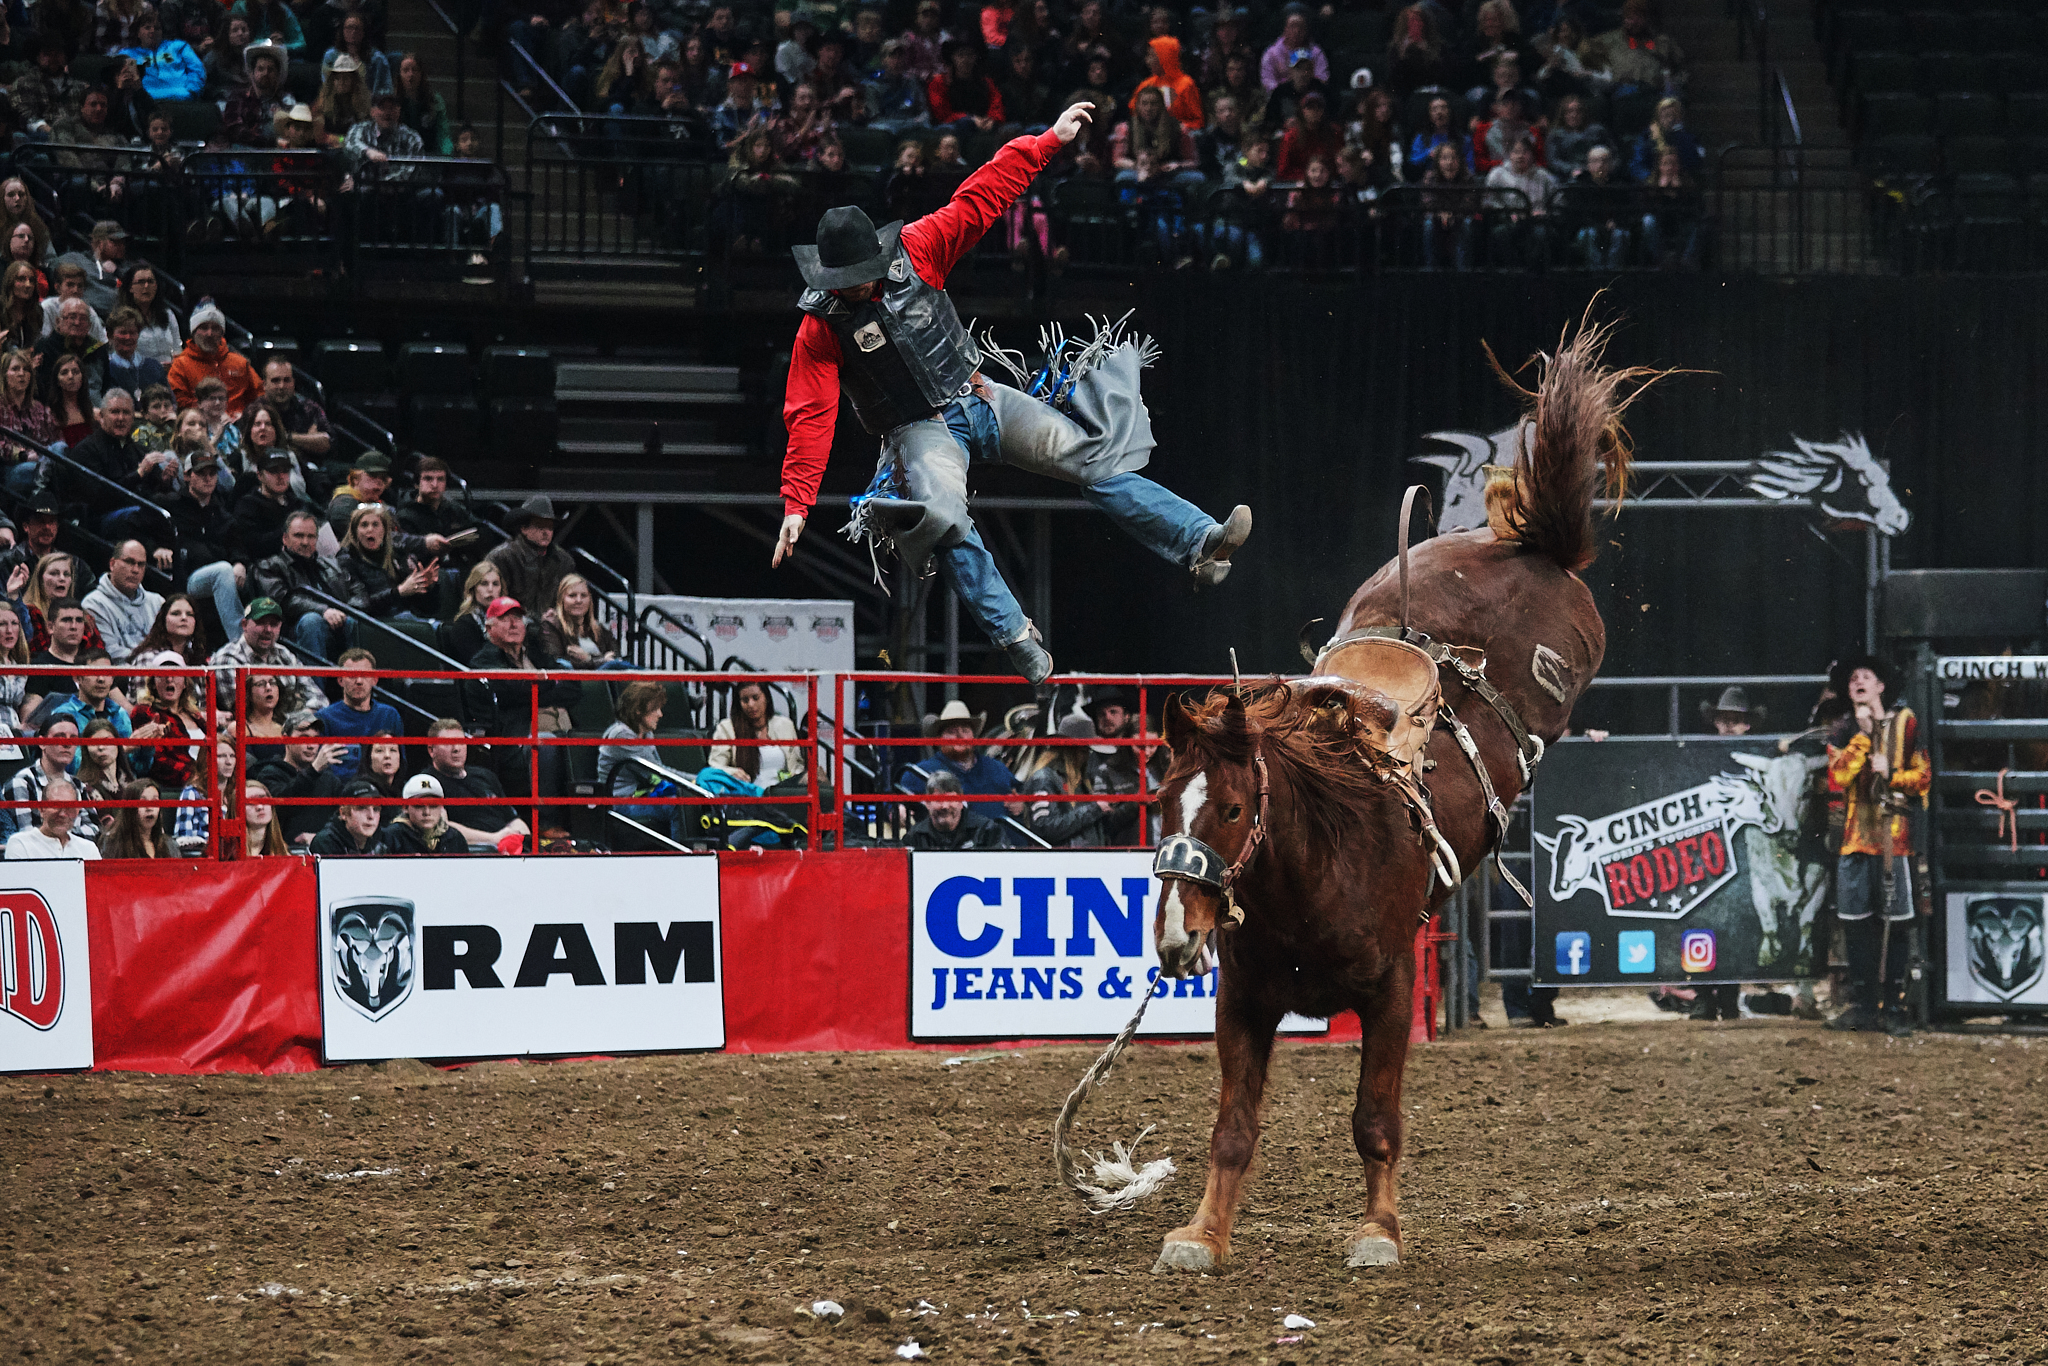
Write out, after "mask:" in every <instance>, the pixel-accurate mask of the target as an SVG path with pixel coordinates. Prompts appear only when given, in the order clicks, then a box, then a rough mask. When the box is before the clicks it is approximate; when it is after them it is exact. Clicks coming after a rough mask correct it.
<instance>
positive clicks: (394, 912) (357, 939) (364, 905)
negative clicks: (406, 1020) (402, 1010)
mask: <svg viewBox="0 0 2048 1366" xmlns="http://www.w3.org/2000/svg"><path fill="white" fill-rule="evenodd" d="M328 917H329V921H330V923H331V925H332V931H331V933H330V934H329V936H328V940H329V942H330V943H331V944H332V945H333V949H334V989H335V990H336V991H339V992H340V993H341V995H342V997H343V998H344V999H345V1000H347V1001H348V1003H349V1004H350V1005H352V1006H354V1007H355V1008H356V1010H357V1011H359V1012H360V1013H361V1014H362V1015H364V1016H365V1017H366V1018H368V1019H371V1020H381V1019H383V1018H384V1017H385V1016H386V1015H389V1014H390V1013H391V1012H392V1011H394V1010H396V1009H398V1007H400V1006H401V1005H403V1004H405V1000H406V998H407V997H408V996H410V995H412V984H413V977H414V971H413V965H414V961H415V959H414V953H413V904H412V903H411V902H410V901H400V900H398V899H397V898H395V897H383V896H369V897H358V898H356V899H354V900H352V901H337V902H336V903H335V904H334V906H333V907H332V908H331V909H330V910H329V911H328Z"/></svg>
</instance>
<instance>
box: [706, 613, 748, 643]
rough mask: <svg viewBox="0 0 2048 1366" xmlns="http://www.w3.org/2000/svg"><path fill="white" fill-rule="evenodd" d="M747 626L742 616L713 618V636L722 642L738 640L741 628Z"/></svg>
mask: <svg viewBox="0 0 2048 1366" xmlns="http://www.w3.org/2000/svg"><path fill="white" fill-rule="evenodd" d="M746 624H747V619H746V618H745V617H742V616H714V617H713V618H711V634H712V635H714V636H717V637H718V638H719V639H720V640H738V639H739V636H740V628H741V627H743V626H745V625H746Z"/></svg>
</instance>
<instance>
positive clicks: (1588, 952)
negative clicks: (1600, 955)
mask: <svg viewBox="0 0 2048 1366" xmlns="http://www.w3.org/2000/svg"><path fill="white" fill-rule="evenodd" d="M1557 970H1558V971H1559V972H1561V973H1563V974H1564V975H1565V976H1567V977H1583V976H1584V975H1585V974H1587V973H1589V972H1591V971H1592V970H1593V936H1592V935H1590V934H1587V933H1586V932H1585V931H1584V930H1565V931H1563V932H1561V933H1560V934H1559V935H1558V936H1557Z"/></svg>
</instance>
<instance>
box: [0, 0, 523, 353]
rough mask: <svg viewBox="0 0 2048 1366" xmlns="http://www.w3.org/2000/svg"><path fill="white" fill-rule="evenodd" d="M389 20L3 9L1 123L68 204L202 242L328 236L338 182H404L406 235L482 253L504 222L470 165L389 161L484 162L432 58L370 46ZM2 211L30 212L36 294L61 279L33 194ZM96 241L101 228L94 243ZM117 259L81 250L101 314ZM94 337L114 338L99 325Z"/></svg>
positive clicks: (199, 11) (304, 11) (50, 3)
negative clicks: (431, 168) (432, 171)
mask: <svg viewBox="0 0 2048 1366" xmlns="http://www.w3.org/2000/svg"><path fill="white" fill-rule="evenodd" d="M383 23H384V19H383V7H382V5H381V4H378V3H376V0H371V3H369V4H367V5H365V6H362V7H357V6H355V5H353V4H347V3H343V4H335V3H328V2H327V0H297V3H287V0H263V3H254V4H252V3H251V0H233V3H232V4H226V5H220V4H195V3H189V0H164V2H163V3H162V4H161V5H155V4H151V3H147V0H99V3H98V5H97V6H94V5H91V4H88V3H86V2H85V0H38V2H37V3H35V4H34V5H32V6H27V7H23V6H19V5H14V6H9V7H8V13H7V14H6V15H4V16H0V135H4V136H5V139H6V141H7V143H8V144H9V146H10V147H11V148H12V155H13V158H14V160H15V162H16V164H17V165H19V166H21V167H23V168H27V169H30V170H32V171H33V172H34V173H35V174H36V175H38V176H40V177H42V178H43V179H44V180H45V182H46V185H47V186H48V187H49V188H50V189H51V191H52V192H53V193H54V194H55V195H56V197H57V202H56V204H55V205H53V206H52V207H54V208H57V209H59V210H60V211H61V212H62V213H64V214H65V215H76V214H85V215H88V216H91V217H99V218H122V219H126V220H128V221H129V222H130V224H131V226H135V225H138V224H147V225H148V226H149V229H150V231H151V232H152V234H153V235H162V234H164V233H167V232H171V231H179V232H183V233H185V234H186V235H187V236H188V237H189V238H190V239H191V240H193V241H196V242H208V241H211V242H218V241H221V240H223V239H225V238H228V237H236V238H243V239H248V240H251V241H268V240H271V239H274V238H277V237H280V236H284V237H292V236H303V235H311V234H315V233H318V232H320V231H321V230H322V229H323V226H324V225H325V224H326V223H327V221H328V219H329V210H330V209H331V208H332V207H334V205H333V204H332V203H331V202H330V201H331V196H332V195H333V193H335V192H336V191H338V192H339V193H340V194H341V195H344V196H349V197H351V199H353V198H358V197H360V193H361V192H368V191H370V190H372V189H375V188H379V187H393V186H397V187H400V188H401V189H402V190H403V194H404V198H405V200H406V204H407V209H408V212H409V214H410V215H413V216H416V217H417V218H418V219H419V221H408V222H407V223H405V224H404V225H402V226H403V228H404V229H405V235H406V237H407V238H416V237H418V236H420V235H421V234H422V233H429V234H434V236H433V237H431V238H430V239H429V240H433V241H438V242H441V243H444V244H445V245H448V246H450V247H473V248H475V249H476V253H475V254H476V255H478V256H480V255H481V253H483V252H485V251H488V250H489V249H490V247H491V245H492V243H493V241H494V240H495V238H496V236H497V234H498V233H499V232H500V231H502V227H503V220H502V210H501V209H499V210H498V211H497V212H495V213H494V212H491V210H492V209H494V208H497V206H496V204H495V202H492V203H490V204H488V205H487V204H485V203H484V201H483V197H482V196H481V195H480V193H479V191H480V187H481V185H482V183H483V181H482V180H481V179H480V178H479V177H478V176H477V174H476V173H475V172H465V171H463V170H462V169H461V168H459V167H458V168H453V169H452V170H450V171H449V172H447V173H437V174H436V175H435V176H434V178H433V180H434V183H433V184H432V185H431V186H424V185H417V184H414V183H413V177H414V176H415V174H416V171H417V168H412V167H401V168H394V167H392V166H390V165H389V164H388V163H389V162H390V161H391V160H392V159H394V158H395V159H401V160H402V159H406V158H419V157H444V158H463V159H468V160H482V157H481V143H480V140H479V139H478V137H477V136H476V133H475V130H474V129H472V128H470V127H468V126H467V125H463V126H460V127H458V126H456V125H454V124H453V123H452V122H451V121H450V119H449V116H448V110H447V106H446V102H445V101H444V100H443V99H442V97H441V95H440V94H439V93H438V92H436V90H435V89H434V82H433V79H432V76H431V74H430V73H429V72H428V70H427V67H426V64H425V62H424V61H423V59H422V58H421V56H420V55H419V54H418V53H415V52H405V51H384V50H381V49H380V48H379V47H378V46H377V43H378V42H379V41H381V37H382V29H383ZM202 151H204V152H207V153H210V154H212V156H211V157H210V158H209V160H208V161H207V162H205V163H204V166H203V169H201V168H200V165H199V163H194V162H192V161H191V158H192V156H193V154H194V153H197V152H202ZM0 217H4V220H5V227H6V229H7V230H8V231H10V232H11V231H12V230H13V229H14V228H15V227H16V226H17V225H18V224H20V223H21V222H23V221H27V222H28V223H29V224H30V235H31V241H30V242H29V243H28V244H26V250H25V252H24V251H21V250H17V249H16V248H15V247H14V245H13V243H12V241H11V239H10V241H9V246H8V252H7V259H8V261H9V263H10V264H11V263H12V262H14V261H27V262H28V263H29V264H30V265H31V266H32V267H34V274H33V278H35V279H36V280H37V281H38V291H39V295H42V294H48V293H49V289H50V284H51V282H52V281H55V282H56V283H57V284H58V285H59V287H60V288H61V285H62V281H61V280H56V277H55V273H54V271H55V270H57V269H62V268H63V267H62V263H61V262H52V261H50V260H48V259H47V258H46V253H48V252H49V251H50V250H51V233H50V230H49V228H48V226H47V225H46V224H45V223H44V221H43V220H42V218H41V216H40V215H39V214H38V212H37V211H36V209H35V207H34V204H33V201H31V200H29V199H28V196H27V194H26V192H25V191H23V192H21V193H20V194H14V193H11V192H10V193H9V194H8V196H7V199H6V204H5V213H4V215H0ZM389 217H390V215H389V213H388V211H387V212H385V213H384V214H383V215H382V216H381V217H380V223H383V222H385V221H386V220H388V219H389ZM98 246H99V239H98V238H95V240H94V249H95V255H97V248H98ZM118 262H119V256H118V255H116V256H114V257H113V258H112V261H111V262H106V261H104V260H102V261H100V262H99V263H98V265H99V268H96V262H95V260H94V259H91V258H88V259H83V260H80V261H78V262H77V264H79V265H81V266H82V267H83V268H84V269H85V271H86V272H87V290H88V295H87V297H88V299H89V300H91V301H92V302H93V303H94V304H95V307H96V308H99V309H100V311H101V312H105V311H106V308H105V304H106V302H108V301H109V300H111V297H112V295H113V292H114V289H115V279H114V277H115V270H114V269H113V266H115V265H118ZM95 294H104V295H105V296H106V298H105V299H102V298H97V297H94V296H95ZM10 297H11V296H10ZM142 311H143V312H144V314H145V326H147V322H148V315H149V310H148V309H147V308H144V309H142ZM9 312H10V317H9V321H10V322H13V321H14V319H13V317H12V310H11V309H10V310H9ZM52 321H53V322H54V319H52ZM94 339H95V340H96V341H105V340H106V338H105V336H104V335H103V334H102V333H100V332H99V331H98V330H97V329H95V332H94ZM144 354H148V351H147V349H145V351H144Z"/></svg>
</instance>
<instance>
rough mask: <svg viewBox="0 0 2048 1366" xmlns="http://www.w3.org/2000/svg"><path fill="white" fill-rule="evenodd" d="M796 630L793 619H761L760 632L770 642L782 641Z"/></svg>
mask: <svg viewBox="0 0 2048 1366" xmlns="http://www.w3.org/2000/svg"><path fill="white" fill-rule="evenodd" d="M795 629H796V618H795V617H762V618H761V630H762V632H763V633H764V634H765V635H766V636H767V637H768V639H770V640H774V641H784V640H788V639H789V633H790V632H791V631H794V630H795Z"/></svg>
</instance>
